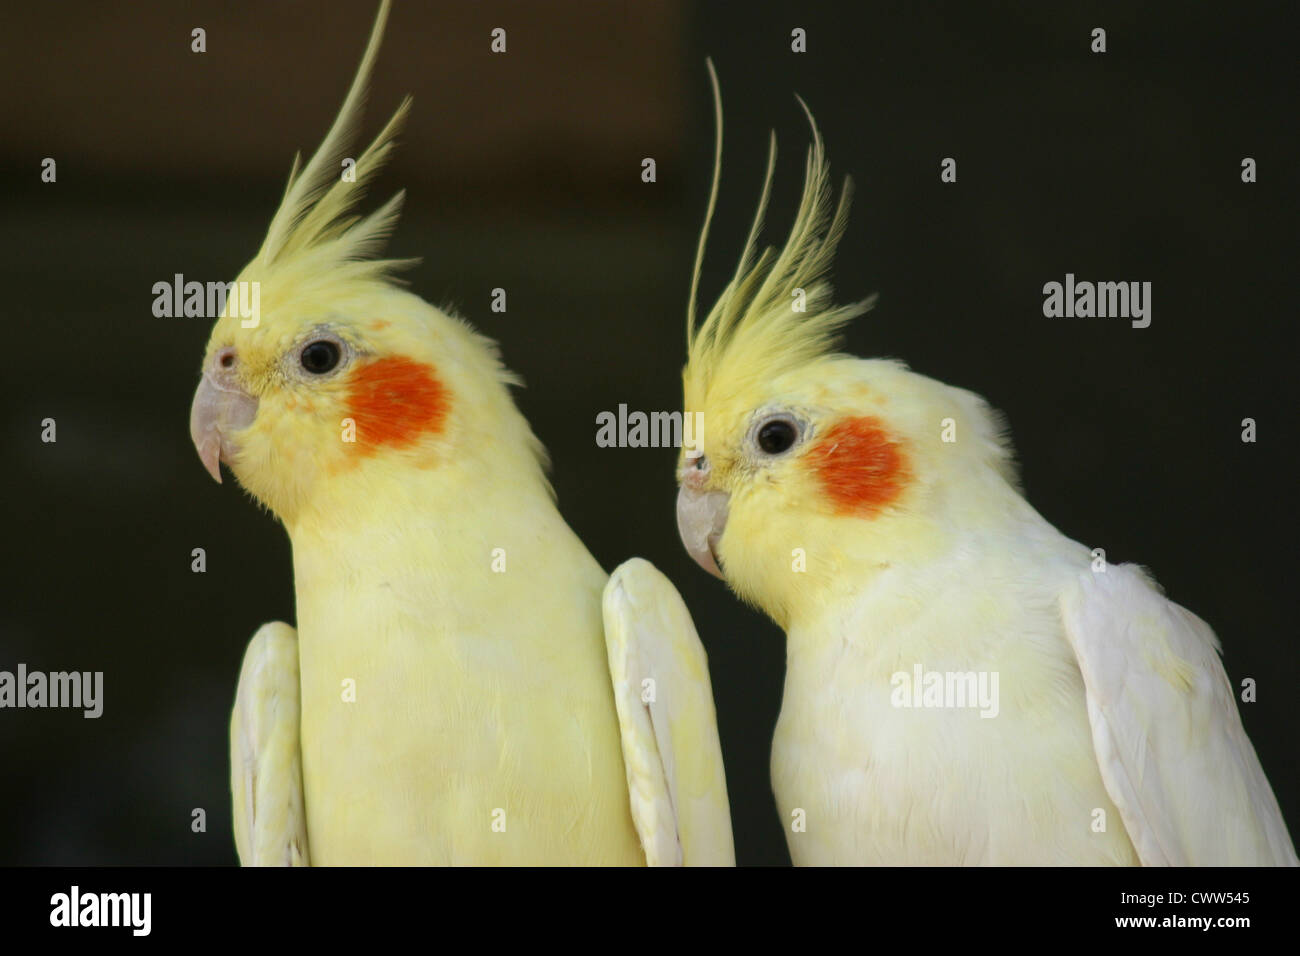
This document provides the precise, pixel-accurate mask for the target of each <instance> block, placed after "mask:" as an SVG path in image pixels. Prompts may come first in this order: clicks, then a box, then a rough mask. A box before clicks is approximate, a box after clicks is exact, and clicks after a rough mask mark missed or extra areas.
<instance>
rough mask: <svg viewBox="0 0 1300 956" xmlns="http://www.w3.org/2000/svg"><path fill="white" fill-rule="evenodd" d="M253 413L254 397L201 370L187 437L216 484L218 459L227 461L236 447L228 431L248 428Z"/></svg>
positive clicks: (251, 421) (219, 463) (218, 474)
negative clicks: (219, 381)
mask: <svg viewBox="0 0 1300 956" xmlns="http://www.w3.org/2000/svg"><path fill="white" fill-rule="evenodd" d="M256 417H257V399H256V398H254V397H253V396H251V395H249V394H248V393H247V392H245V391H243V390H242V389H239V388H233V387H230V386H228V385H224V384H221V383H218V382H217V381H215V380H213V378H212V377H211V376H210V375H209V374H208V373H206V372H205V373H204V375H203V378H202V379H200V381H199V387H198V389H197V390H196V391H195V393H194V404H193V405H191V406H190V438H191V439H192V440H193V442H194V448H195V450H196V451H198V453H199V461H201V462H203V467H204V468H206V469H207V471H208V474H210V475H211V476H212V477H213V478H215V479H216V481H217V484H221V462H223V461H224V462H225V463H226V464H227V465H229V464H230V462H231V456H232V455H233V453H234V451H235V450H236V445H235V444H234V443H233V442H232V441H231V440H230V435H231V433H232V432H237V431H239V430H240V429H242V428H247V427H248V426H249V425H251V424H253V419H254V418H256Z"/></svg>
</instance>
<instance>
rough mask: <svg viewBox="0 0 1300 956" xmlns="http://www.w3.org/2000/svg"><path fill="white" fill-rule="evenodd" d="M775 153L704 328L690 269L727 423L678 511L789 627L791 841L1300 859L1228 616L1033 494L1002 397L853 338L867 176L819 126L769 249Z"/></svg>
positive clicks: (714, 430) (698, 405) (870, 858)
mask: <svg viewBox="0 0 1300 956" xmlns="http://www.w3.org/2000/svg"><path fill="white" fill-rule="evenodd" d="M714 96H715V103H716V102H718V100H717V81H716V78H715V79H714ZM717 122H718V130H719V132H718V146H717V154H716V158H715V172H714V181H713V194H712V196H711V198H710V202H709V215H708V216H707V217H706V220H705V226H704V235H702V236H701V240H700V248H699V253H698V254H697V260H696V268H695V276H696V278H695V284H694V285H696V286H697V285H698V279H699V272H700V261H701V259H702V256H703V250H704V240H705V237H706V236H707V233H708V223H709V219H710V218H711V217H712V213H713V208H714V205H715V203H716V197H717V186H718V172H717V169H718V168H719V167H720V164H721V155H722V147H721V122H722V118H721V107H720V106H719V107H718V115H717ZM809 122H810V123H811V122H812V118H811V115H810V116H809ZM773 142H774V141H773ZM771 176H772V159H771V157H769V162H768V169H767V177H766V179H765V181H764V189H763V194H762V198H761V200H760V202H759V210H758V215H757V216H756V218H755V221H754V226H753V228H752V230H751V232H750V237H749V240H748V241H747V243H746V246H745V250H744V253H743V254H742V256H741V261H740V265H739V268H738V269H737V271H736V273H735V276H734V278H733V279H732V280H731V281H730V283H729V284H728V285H727V286H726V288H725V289H724V290H723V292H722V294H721V296H720V298H719V299H718V301H717V303H716V304H715V305H714V307H713V309H712V310H711V311H710V313H709V315H708V317H707V318H706V319H705V321H704V322H703V323H702V324H699V325H698V327H697V324H696V322H695V316H694V300H695V294H696V288H694V287H693V288H692V294H691V307H690V311H689V314H688V318H687V331H688V342H689V350H688V351H689V359H688V364H687V366H686V369H685V373H684V383H685V408H686V410H687V412H698V413H703V416H704V418H703V421H704V428H703V430H702V432H703V435H704V436H705V437H704V441H703V443H702V452H703V454H701V455H699V456H697V457H686V456H683V458H682V460H681V463H680V471H679V478H680V484H681V489H680V493H679V497H678V526H679V529H680V531H681V535H682V540H683V543H684V544H685V545H686V548H687V550H688V551H689V552H690V553H691V554H692V555H693V556H694V557H695V559H696V560H697V561H698V562H699V563H700V564H701V565H703V566H704V567H705V568H706V569H707V570H709V571H711V572H712V573H714V574H717V575H718V576H719V577H723V578H725V580H726V581H727V582H728V583H729V584H730V585H731V587H732V588H733V589H734V590H735V591H736V593H737V594H739V595H740V596H741V597H742V598H744V599H745V600H747V601H749V602H751V603H753V604H755V605H757V606H758V607H759V608H761V609H762V610H764V611H765V612H767V614H768V615H770V616H771V617H772V619H773V620H774V621H776V623H777V624H778V625H780V626H781V627H782V628H783V629H784V630H785V631H786V637H787V661H786V680H785V694H784V700H783V702H782V706H781V715H780V718H779V720H778V722H777V726H776V733H775V738H774V740H773V743H772V784H773V789H774V791H775V794H776V799H777V804H778V809H779V813H780V815H781V817H782V818H783V819H784V821H785V822H786V825H787V834H786V836H787V841H788V843H789V846H790V852H791V856H792V857H793V859H794V861H795V862H796V863H798V864H875V863H879V864H1135V863H1139V862H1141V863H1145V864H1295V863H1296V855H1295V851H1294V849H1293V848H1292V844H1291V840H1290V838H1289V836H1288V834H1287V829H1286V825H1285V824H1284V822H1283V820H1282V816H1281V813H1280V812H1279V810H1278V805H1277V801H1276V800H1275V799H1274V797H1273V792H1272V790H1271V789H1270V788H1269V784H1268V781H1267V779H1266V778H1265V776H1264V773H1263V770H1262V769H1261V767H1260V764H1259V761H1258V759H1257V758H1256V756H1255V751H1254V749H1253V748H1252V746H1251V744H1250V741H1249V740H1248V739H1247V737H1246V734H1245V732H1244V730H1243V729H1242V724H1241V720H1240V718H1239V716H1238V714H1237V710H1236V707H1235V704H1234V699H1233V690H1232V687H1231V685H1230V683H1229V681H1228V678H1227V676H1226V674H1225V672H1224V669H1223V666H1222V664H1221V663H1220V661H1219V656H1218V647H1219V645H1218V642H1217V640H1216V639H1215V637H1214V634H1213V633H1212V632H1211V631H1210V628H1209V627H1208V626H1207V625H1206V624H1205V623H1204V622H1203V621H1201V620H1200V619H1198V618H1197V617H1196V616H1195V615H1193V614H1192V613H1190V612H1189V611H1187V610H1184V609H1183V608H1181V607H1179V606H1178V605H1176V604H1173V603H1171V602H1170V601H1168V600H1166V599H1165V598H1164V597H1163V596H1162V595H1161V594H1160V592H1159V591H1158V590H1157V588H1156V586H1155V585H1154V583H1153V582H1152V581H1151V580H1150V579H1149V578H1148V577H1147V576H1146V575H1145V574H1144V573H1143V571H1142V570H1141V569H1140V568H1137V567H1135V566H1133V565H1123V566H1115V565H1111V566H1106V565H1105V563H1104V561H1101V560H1099V559H1098V558H1097V557H1094V555H1093V554H1092V553H1090V552H1089V550H1088V548H1086V547H1085V546H1083V545H1081V544H1078V543H1077V542H1074V541H1071V540H1069V539H1068V538H1066V537H1065V536H1064V535H1062V534H1061V533H1060V532H1058V531H1057V530H1056V529H1055V528H1053V527H1052V526H1051V525H1050V524H1048V522H1047V521H1046V520H1044V519H1043V518H1042V516H1040V515H1039V514H1038V513H1037V512H1036V511H1034V509H1033V508H1032V507H1030V506H1029V504H1028V503H1027V502H1026V501H1025V500H1024V498H1023V497H1022V496H1021V494H1020V491H1019V489H1018V487H1017V483H1016V477H1015V474H1014V470H1013V466H1012V462H1011V453H1010V449H1009V447H1008V445H1007V443H1006V441H1005V440H1004V437H1003V432H1002V429H1001V427H1000V422H999V420H998V418H997V417H996V416H995V414H994V413H993V412H992V411H991V410H990V409H989V408H988V406H986V405H985V403H984V402H983V401H982V400H981V399H980V398H979V397H978V396H976V395H973V394H971V393H970V392H967V391H962V390H960V389H956V388H951V387H949V386H947V385H944V384H942V383H940V382H936V381H934V380H932V379H929V378H925V377H923V376H921V375H917V374H915V373H913V372H910V371H908V370H907V369H906V368H905V367H904V366H903V365H901V364H900V363H897V362H891V361H872V360H864V359H857V358H854V357H852V356H848V355H843V354H835V353H834V352H833V349H832V345H833V339H834V336H835V333H836V332H837V331H838V329H839V327H840V326H842V324H843V323H844V322H846V321H848V320H849V319H850V318H852V317H853V316H855V315H857V314H860V313H861V312H863V311H865V309H866V308H867V307H868V303H859V304H857V305H852V306H846V307H838V308H837V307H834V306H833V305H832V304H831V290H830V287H829V285H828V283H827V282H826V281H825V279H824V276H825V273H826V271H827V269H828V267H829V266H830V263H831V260H832V257H833V255H834V251H835V246H836V243H837V242H838V240H839V238H840V236H841V234H842V232H843V229H844V226H845V222H846V216H847V210H848V195H849V184H848V182H847V181H846V183H845V188H844V191H843V193H842V194H841V197H840V200H839V203H838V205H836V206H835V207H834V212H833V213H832V203H831V189H830V186H829V175H828V170H827V166H826V163H825V160H824V158H823V152H822V144H821V139H820V137H819V136H818V134H817V129H816V126H815V124H814V125H813V146H812V148H811V150H810V154H809V157H808V163H807V172H806V180H805V185H804V191H803V199H802V202H801V204H800V207H799V211H798V214H797V217H796V219H795V223H794V226H793V228H792V229H791V233H790V237H789V240H788V241H787V243H786V245H785V247H784V249H783V250H782V251H781V252H780V253H779V254H776V253H774V252H773V250H771V249H768V250H766V251H765V252H764V253H763V254H762V255H761V256H759V257H758V258H757V259H755V253H756V239H757V235H758V232H759V229H760V224H761V221H762V216H763V212H764V209H765V207H766V204H767V198H768V189H769V187H770V183H771Z"/></svg>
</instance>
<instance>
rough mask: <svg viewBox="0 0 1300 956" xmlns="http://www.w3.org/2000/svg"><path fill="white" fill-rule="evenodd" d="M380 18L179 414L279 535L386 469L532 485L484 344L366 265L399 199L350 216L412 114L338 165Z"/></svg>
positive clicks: (530, 443) (516, 426)
mask: <svg viewBox="0 0 1300 956" xmlns="http://www.w3.org/2000/svg"><path fill="white" fill-rule="evenodd" d="M388 8H389V4H388V2H387V0H385V2H384V3H383V4H382V5H381V7H380V10H379V14H378V16H377V18H376V20H375V25H374V28H373V31H372V33H371V37H370V42H369V45H368V46H367V48H366V52H365V55H364V57H363V58H362V61H361V65H360V68H359V69H358V71H357V75H356V78H355V79H354V80H353V83H352V87H351V89H350V90H349V91H348V94H347V98H346V99H345V101H344V103H343V107H342V109H341V110H340V112H339V115H338V118H337V119H336V120H335V121H334V124H333V126H332V127H331V128H330V131H329V133H328V134H327V135H326V137H325V139H324V141H323V142H322V143H321V145H320V147H319V149H318V150H317V151H316V154H315V155H314V156H313V157H312V159H311V161H310V162H308V163H307V165H306V166H305V167H303V168H302V169H301V170H300V169H299V166H298V161H297V160H296V159H295V161H294V166H293V170H292V171H291V173H290V176H289V184H288V186H287V188H286V191H285V196H284V199H283V201H282V203H281V205H280V208H279V210H278V211H277V212H276V214H275V217H274V218H273V220H272V222H271V226H270V229H269V230H268V232H267V236H266V239H265V241H264V242H263V244H262V248H261V250H260V251H259V252H258V254H257V256H256V257H255V258H254V259H253V261H252V262H250V263H249V264H248V265H247V266H246V267H245V268H244V270H243V271H242V272H241V273H240V275H239V278H238V280H237V283H250V284H251V283H256V284H257V288H258V290H259V295H258V296H257V297H256V300H257V301H258V304H259V309H258V313H257V315H256V316H253V317H251V318H250V317H247V314H246V310H242V309H241V310H236V309H234V308H232V307H231V306H230V305H229V304H228V305H227V308H226V311H225V312H224V313H223V314H222V316H221V317H220V318H219V319H218V321H217V323H216V325H215V327H214V328H213V330H212V336H211V338H210V339H209V342H208V347H207V353H206V356H205V358H204V362H203V377H202V380H201V382H200V383H199V388H198V391H197V392H196V394H195V396H194V404H193V407H192V410H191V416H190V432H191V437H192V438H193V440H194V444H195V447H196V448H197V449H198V452H199V457H200V458H201V459H202V461H203V464H204V466H205V467H206V468H207V470H208V471H209V472H210V473H211V474H212V476H213V477H214V478H215V479H217V481H220V480H221V472H220V462H225V463H226V464H227V465H228V466H229V467H230V468H231V470H232V471H233V472H234V474H235V476H236V477H237V478H238V479H239V481H240V483H241V484H242V485H243V486H244V487H245V488H246V489H248V490H249V491H250V492H251V493H252V494H253V495H254V496H256V497H257V498H258V499H259V500H260V501H261V502H262V503H263V504H264V505H265V506H267V507H268V508H270V509H271V510H272V511H274V512H275V513H276V514H277V515H278V516H279V517H280V519H281V520H282V521H284V522H285V524H286V525H292V524H294V523H295V522H296V521H298V520H300V519H301V518H302V517H304V516H305V515H307V514H312V513H314V514H316V515H318V516H320V515H323V514H325V513H327V512H328V511H329V510H330V509H333V508H337V507H340V506H341V504H342V503H343V502H345V501H351V502H353V503H355V502H357V501H359V500H364V496H365V495H366V494H367V493H372V492H374V491H375V489H376V486H377V484H378V482H379V481H380V480H381V479H382V478H383V476H384V475H385V474H388V473H391V472H392V470H393V469H394V468H401V467H415V468H419V469H422V470H434V469H436V470H443V471H448V472H450V471H453V470H457V471H459V472H462V473H467V472H466V470H467V469H473V468H475V467H481V468H512V469H517V470H519V471H522V472H524V473H526V474H537V475H538V477H539V480H540V481H542V482H544V481H545V479H544V478H543V477H541V470H540V468H541V461H540V459H541V454H542V453H541V449H540V446H539V445H538V443H537V442H536V439H535V438H534V437H533V435H532V433H531V431H530V430H529V428H528V426H527V424H526V423H525V422H524V420H523V418H522V416H521V415H519V413H518V411H517V409H516V408H515V406H514V403H513V401H512V400H511V398H510V396H509V393H508V390H507V388H506V385H507V384H510V383H512V382H513V379H512V378H511V376H510V375H509V373H508V372H506V371H505V370H504V369H503V368H502V366H501V363H500V361H499V358H498V354H497V350H496V348H495V346H494V345H493V343H491V342H490V341H489V340H487V339H485V338H482V337H481V336H479V335H477V334H476V333H474V332H473V331H472V330H471V329H470V328H469V327H468V326H467V325H465V324H464V323H463V322H461V321H460V320H459V319H456V318H453V317H451V316H449V315H447V314H446V313H444V312H442V311H440V310H438V309H435V308H433V307H432V306H430V305H428V304H427V303H426V302H424V301H423V300H421V299H420V298H418V297H417V296H415V295H412V294H411V293H409V292H406V291H405V290H403V289H401V288H399V287H398V286H397V285H396V284H394V282H393V280H392V279H391V278H390V276H391V273H392V271H393V270H394V269H395V268H397V267H399V266H401V265H404V264H405V263H403V262H400V261H396V260H388V259H376V258H373V256H374V255H375V254H376V253H377V252H378V251H379V249H380V248H381V247H382V245H383V243H384V240H385V239H386V237H387V235H388V233H389V232H390V231H391V230H392V228H393V226H394V225H395V224H396V221H397V217H398V212H399V210H400V207H401V201H402V194H401V193H398V194H397V195H396V196H394V197H393V198H392V199H391V200H389V201H388V202H387V203H385V204H384V205H383V206H381V207H380V208H379V209H378V210H376V211H374V212H372V213H370V214H369V215H367V216H365V217H361V216H357V215H355V214H353V213H352V210H353V208H354V206H355V205H356V203H357V201H358V200H359V199H360V198H361V196H362V194H363V191H364V189H365V185H366V183H367V182H368V181H369V180H370V179H371V178H373V176H374V174H375V173H376V172H377V171H378V170H379V168H380V167H381V166H382V165H383V163H384V161H385V159H386V158H387V157H388V154H389V152H390V151H391V149H392V146H393V136H394V134H395V133H396V131H397V129H398V127H399V126H400V124H401V122H402V120H403V118H404V117H405V115H406V112H407V109H408V106H409V103H410V101H409V99H407V100H406V101H404V102H403V103H402V104H401V106H400V107H399V108H398V110H397V112H396V114H395V115H394V116H393V118H392V119H391V120H389V122H388V124H387V125H386V126H385V127H384V129H383V130H382V131H381V132H380V133H379V135H378V136H377V137H376V138H375V140H374V141H373V142H372V143H371V144H370V146H369V147H368V148H367V149H366V150H365V151H364V152H363V153H362V154H361V155H360V157H358V158H356V162H355V166H351V165H350V163H345V162H344V160H345V159H346V158H347V157H349V156H351V155H353V154H350V153H348V152H346V150H347V148H348V145H349V142H350V141H351V139H352V137H353V132H354V127H355V126H356V124H357V122H358V120H359V117H360V113H361V108H362V102H363V100H364V98H365V91H366V86H367V84H368V81H369V77H370V73H371V70H372V68H373V65H374V61H375V58H376V55H377V53H378V50H379V42H380V39H381V37H382V35H383V29H384V24H385V21H386V20H387V16H388ZM353 174H354V175H353ZM247 288H249V289H251V288H252V286H251V285H250V286H248V287H247ZM251 298H252V296H251V295H249V296H246V297H245V298H244V299H243V300H241V301H242V302H244V303H246V302H247V301H248V300H249V299H251ZM358 496H360V497H358Z"/></svg>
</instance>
